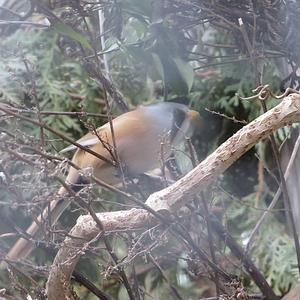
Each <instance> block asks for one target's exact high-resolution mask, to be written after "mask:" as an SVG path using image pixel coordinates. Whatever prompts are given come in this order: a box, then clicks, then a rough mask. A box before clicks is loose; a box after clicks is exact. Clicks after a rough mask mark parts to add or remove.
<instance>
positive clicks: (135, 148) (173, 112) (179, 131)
mask: <svg viewBox="0 0 300 300" xmlns="http://www.w3.org/2000/svg"><path fill="white" fill-rule="evenodd" d="M201 126H202V118H201V116H200V114H199V113H198V112H197V111H195V110H191V109H189V108H188V106H186V105H184V104H180V103H174V102H160V103H156V104H149V105H141V106H138V107H137V108H136V109H134V110H132V111H129V112H126V113H124V114H121V115H120V116H118V117H116V118H115V119H113V120H112V121H111V122H108V123H106V124H104V125H103V126H101V127H99V128H97V129H96V130H95V131H93V132H89V133H87V134H86V135H84V136H83V137H82V138H80V139H79V140H78V141H77V143H78V144H80V145H81V146H82V147H80V148H79V147H78V146H76V145H74V144H72V145H70V146H68V147H67V148H65V149H63V150H62V151H61V153H66V152H71V151H75V153H74V155H73V158H72V163H73V164H74V165H76V166H77V167H79V169H82V170H84V169H86V168H90V169H91V170H92V174H93V176H94V177H96V178H97V179H99V180H101V181H103V182H105V183H107V184H109V185H117V184H120V182H121V181H122V176H120V174H118V171H117V170H116V164H115V163H113V162H114V160H113V159H112V154H113V153H117V155H118V159H119V163H120V164H121V165H122V166H125V169H126V171H128V174H133V175H139V174H143V173H145V172H148V171H151V170H154V169H155V168H157V167H159V166H160V157H161V152H162V151H163V157H164V158H166V159H167V158H168V157H170V156H171V154H172V152H173V150H174V148H176V147H177V146H179V145H180V144H182V143H183V142H184V140H185V139H186V138H190V137H191V136H192V135H193V132H194V131H195V130H196V128H201ZM112 132H113V134H112ZM86 148H87V149H90V150H91V151H93V152H95V153H97V154H98V155H97V156H95V155H94V154H93V153H91V152H87V150H84V149H86ZM99 156H101V157H103V159H100V158H99ZM115 159H116V158H115ZM65 183H66V184H67V185H69V186H70V187H71V188H72V189H73V191H75V192H77V191H79V190H80V189H81V188H82V187H83V186H84V184H86V183H88V181H87V180H85V179H84V177H83V176H82V173H81V172H80V171H79V170H78V169H76V168H74V167H73V166H71V167H70V168H69V172H68V175H67V177H66V179H65ZM67 194H68V191H67V189H66V188H65V187H61V188H60V189H59V191H58V192H57V195H56V197H55V199H54V200H52V201H51V202H50V209H49V206H48V207H46V208H45V210H44V211H43V213H42V214H41V215H40V216H39V217H38V219H37V220H35V222H33V223H32V224H31V225H30V227H29V228H28V229H27V231H26V235H27V237H30V238H29V239H28V238H26V239H25V238H22V237H21V238H19V239H18V240H17V242H16V243H15V244H14V245H13V247H12V248H11V249H10V250H9V252H8V254H7V255H6V258H7V259H9V260H21V259H25V258H26V257H27V256H28V255H29V254H30V253H31V251H32V250H33V249H34V248H35V243H33V242H32V241H30V240H36V239H38V238H41V236H42V235H43V231H44V230H43V228H44V227H45V226H44V227H43V223H44V222H45V220H47V219H49V217H48V216H49V214H50V216H51V225H54V224H55V222H56V221H57V220H58V218H59V217H60V215H61V214H62V212H63V211H64V210H65V209H66V208H67V207H68V205H69V204H70V199H68V198H67V197H66V195H67ZM49 210H50V213H49Z"/></svg>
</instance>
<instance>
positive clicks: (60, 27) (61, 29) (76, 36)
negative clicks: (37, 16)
mask: <svg viewBox="0 0 300 300" xmlns="http://www.w3.org/2000/svg"><path fill="white" fill-rule="evenodd" d="M53 29H54V31H55V32H57V33H59V34H62V35H65V36H67V37H69V38H70V39H72V40H74V41H76V42H78V43H80V44H81V45H82V46H83V47H84V48H87V49H89V50H93V48H92V45H91V43H90V41H89V40H88V39H87V38H86V37H85V36H84V35H83V34H81V33H78V32H76V31H75V30H74V29H73V28H72V27H71V26H69V25H67V24H64V23H56V24H55V25H53Z"/></svg>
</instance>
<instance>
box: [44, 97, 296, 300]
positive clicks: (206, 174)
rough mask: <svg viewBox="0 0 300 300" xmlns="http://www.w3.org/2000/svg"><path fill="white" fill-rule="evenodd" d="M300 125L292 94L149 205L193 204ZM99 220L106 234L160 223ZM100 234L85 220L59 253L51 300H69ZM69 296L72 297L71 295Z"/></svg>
mask: <svg viewBox="0 0 300 300" xmlns="http://www.w3.org/2000/svg"><path fill="white" fill-rule="evenodd" d="M295 122H300V95H299V94H291V95H289V96H287V97H285V98H284V100H283V101H282V102H281V103H280V104H278V105H277V106H276V107H275V108H273V109H271V110H269V111H268V112H266V113H265V114H263V115H261V116H260V117H258V118H257V119H255V120H254V121H253V122H251V123H250V124H248V125H246V126H244V127H243V128H242V129H241V130H239V131H238V132H237V133H236V134H235V135H233V136H232V137H231V138H229V139H228V140H227V141H226V142H225V143H223V144H222V145H221V146H220V147H219V148H218V149H217V150H216V151H214V152H213V153H212V154H211V155H210V156H208V157H207V158H206V159H205V160H204V161H202V162H201V163H200V164H199V165H198V166H197V167H196V168H195V169H193V170H192V171H190V172H189V173H188V174H187V175H186V176H184V177H183V178H182V179H180V180H179V181H177V182H176V183H174V184H173V185H171V186H169V187H167V188H165V189H164V190H161V191H159V192H156V193H154V194H152V195H151V196H150V197H149V198H148V200H147V202H146V204H147V205H148V206H149V207H151V209H153V210H155V211H157V212H170V213H172V212H176V211H177V210H178V209H179V208H180V207H182V206H183V205H184V204H187V203H188V202H190V201H192V199H193V196H194V195H196V194H197V193H199V192H200V191H201V190H203V189H204V188H206V187H207V186H208V185H209V184H211V183H212V181H213V180H215V179H216V178H217V176H219V175H220V174H222V173H223V172H224V171H225V170H226V169H227V168H228V167H229V166H230V165H232V164H233V163H234V162H235V161H236V160H237V159H239V158H240V157H241V156H242V155H243V154H244V153H245V152H247V151H248V150H249V149H250V148H251V147H253V146H254V145H255V144H256V143H257V142H258V141H259V140H261V139H264V138H266V137H267V136H268V135H269V134H270V133H271V132H272V131H274V130H276V129H278V128H280V127H283V126H285V125H287V124H291V123H295ZM97 217H98V218H99V220H100V221H101V223H102V225H103V228H104V229H105V230H106V231H110V230H128V229H138V228H146V227H148V226H150V225H151V224H154V223H155V222H157V220H156V219H155V218H154V217H153V215H151V214H150V213H149V212H148V211H146V210H144V209H131V210H128V211H116V212H107V213H99V214H97ZM98 234H99V228H98V227H97V224H96V222H95V221H94V220H93V218H92V217H91V216H82V217H80V218H79V219H78V221H77V224H76V225H75V226H74V227H73V229H72V231H71V236H78V237H80V238H84V239H85V240H83V239H74V238H69V237H67V238H66V239H65V242H64V244H63V246H62V248H61V249H60V250H59V252H58V253H57V255H56V257H55V260H54V262H53V265H52V267H51V271H50V276H49V279H48V282H47V293H48V299H49V300H54V299H67V294H69V292H70V289H69V282H70V278H71V274H72V272H73V270H74V267H75V265H76V263H77V262H78V260H79V258H80V256H81V255H82V254H83V253H84V249H86V247H87V244H88V241H90V240H92V239H93V238H94V237H96V236H97V235H98ZM69 295H70V294H69Z"/></svg>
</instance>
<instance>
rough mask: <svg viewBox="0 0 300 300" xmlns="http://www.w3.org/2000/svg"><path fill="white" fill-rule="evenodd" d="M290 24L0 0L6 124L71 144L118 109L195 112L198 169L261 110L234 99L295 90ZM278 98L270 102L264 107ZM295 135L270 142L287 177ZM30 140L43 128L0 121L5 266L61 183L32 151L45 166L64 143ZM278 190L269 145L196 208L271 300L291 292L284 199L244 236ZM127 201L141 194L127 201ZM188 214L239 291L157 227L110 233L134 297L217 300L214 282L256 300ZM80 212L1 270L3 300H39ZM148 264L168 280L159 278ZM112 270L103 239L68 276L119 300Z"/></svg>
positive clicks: (273, 3)
mask: <svg viewBox="0 0 300 300" xmlns="http://www.w3.org/2000/svg"><path fill="white" fill-rule="evenodd" d="M299 13H300V4H299V3H298V2H297V1H292V0H286V1H281V0H263V1H256V0H250V1H246V0H245V1H244V0H238V1H237V0H216V1H206V0H186V1H179V0H178V1H177V0H170V1H168V0H164V1H158V0H153V1H150V0H118V1H116V0H103V1H92V0H91V1H75V0H74V1H72V0H64V1H55V0H52V1H50V0H49V1H44V0H43V1H34V0H32V1H23V0H19V1H14V0H9V1H7V0H6V1H5V0H0V37H1V40H0V97H1V98H0V101H1V103H2V104H3V105H6V107H8V106H9V107H10V109H12V111H14V112H15V113H17V114H21V115H23V116H26V117H28V118H32V119H35V120H39V121H40V122H44V123H46V124H47V125H48V126H50V127H51V128H53V129H55V130H57V131H59V132H62V133H64V134H65V135H66V136H68V137H71V138H73V139H77V138H79V137H80V136H82V135H83V134H85V133H86V132H87V131H88V130H89V129H91V128H95V127H98V126H100V125H102V124H104V123H106V122H107V115H112V116H116V115H119V114H121V113H122V112H124V111H125V110H126V108H128V109H134V108H135V107H137V106H138V105H143V104H149V103H155V102H161V101H167V100H171V101H175V102H180V103H184V104H186V105H188V106H190V107H191V108H193V109H195V110H197V111H199V112H200V114H201V116H202V117H203V120H204V122H203V126H202V129H201V130H200V131H197V132H196V134H195V136H194V137H193V140H192V142H193V145H194V148H195V151H196V153H197V157H198V159H199V161H201V160H203V159H204V158H205V157H206V156H207V155H208V154H210V153H211V152H213V151H214V150H215V149H216V148H217V147H218V146H219V145H220V144H221V143H222V142H224V141H226V140H227V139H228V138H229V137H230V136H232V135H233V134H234V133H235V132H236V131H238V130H239V129H240V128H242V127H243V126H245V124H247V123H249V122H251V121H252V120H253V119H255V118H256V117H258V116H259V115H261V114H262V113H263V107H262V104H261V103H260V102H259V101H258V100H243V99H241V98H240V97H249V96H252V95H253V92H252V90H253V89H255V88H257V87H258V86H260V85H266V84H268V85H269V86H270V89H271V90H272V92H273V93H274V94H277V95H279V94H282V93H283V92H284V91H285V90H286V88H288V87H291V88H294V89H296V90H298V89H299V87H300V77H299V76H300V74H299V63H300V54H299V53H300V52H299V47H300V36H299V26H300V18H299ZM103 77H105V79H106V81H105V80H103ZM114 93H115V94H114ZM116 93H117V94H118V95H122V98H123V101H124V102H122V101H121V102H119V103H118V102H117V101H115V100H116V98H117V97H113V96H112V95H116ZM279 101H280V100H277V99H274V98H272V97H270V98H269V99H267V101H266V106H267V109H269V108H271V107H273V106H275V105H276V104H278V103H279ZM108 104H109V106H108ZM38 111H40V112H42V114H39V113H38ZM70 112H71V113H74V114H69V113H70ZM75 112H81V114H75ZM298 134H299V130H298V126H297V125H292V126H288V127H284V128H281V129H279V130H278V131H276V132H274V141H275V144H276V147H277V149H278V150H279V158H280V161H281V167H282V168H283V171H284V170H285V169H286V167H287V165H288V161H289V158H290V156H291V153H292V151H293V149H294V144H295V141H296V140H297V138H298ZM39 136H40V127H39V126H36V125H34V124H30V123H29V122H25V121H22V120H20V119H18V118H16V117H13V116H9V115H7V114H4V113H1V114H0V153H1V156H0V175H1V176H0V206H1V209H0V255H1V256H2V257H4V256H5V254H6V253H7V250H8V249H9V247H10V246H11V245H12V244H13V242H14V241H15V240H16V239H17V237H18V236H19V235H20V233H22V232H23V231H24V230H25V229H26V228H27V226H28V225H29V224H30V222H31V220H32V219H33V216H38V214H39V213H40V212H41V210H42V208H43V206H44V203H45V202H44V201H45V199H49V198H51V196H52V195H54V194H55V192H56V191H57V189H58V188H59V186H60V185H59V183H58V182H57V181H55V180H54V177H55V176H59V177H61V178H64V174H65V171H66V164H64V162H63V161H62V162H57V161H53V160H51V159H46V158H45V157H44V156H43V155H40V154H38V153H37V152H36V151H35V152H34V151H33V150H32V149H40V150H41V151H42V152H43V153H48V154H52V155H54V154H58V153H59V151H60V150H61V149H63V148H64V147H66V146H67V145H68V144H67V143H66V142H64V141H62V140H61V139H59V138H58V137H57V136H56V135H54V134H52V133H51V132H47V131H45V136H46V140H45V141H44V146H43V148H42V149H41V148H40V140H39ZM188 157H189V155H184V154H180V153H178V155H177V162H178V165H179V166H180V168H181V170H182V172H183V173H185V172H187V171H188V170H189V169H191V162H190V159H188ZM298 164H299V160H298V157H297V156H296V158H295V160H294V161H293V164H292V170H291V171H290V176H289V179H288V181H287V186H288V191H289V196H290V201H291V205H292V209H293V213H294V218H295V222H296V225H297V226H296V227H297V232H298V233H299V232H300V230H299V227H300V224H299V220H300V219H299V217H298V216H299V204H298V190H299V178H298V168H297V166H298ZM279 184H280V177H279V171H278V166H277V165H276V162H275V159H274V155H273V152H272V147H271V143H270V141H269V140H265V141H262V142H259V143H257V144H256V146H255V147H254V148H253V149H251V150H250V151H248V152H247V153H246V154H245V155H244V156H243V157H242V158H240V159H239V160H238V161H237V162H236V163H234V165H233V166H232V167H230V169H229V170H227V171H226V172H225V173H224V174H222V175H221V176H219V178H218V180H217V181H216V182H215V183H214V184H213V185H211V186H209V187H208V188H207V189H206V190H205V191H204V192H203V193H202V194H201V198H202V199H204V201H205V202H206V203H207V206H208V209H209V210H210V211H211V212H213V213H214V214H215V215H216V216H217V217H218V219H219V220H220V221H221V222H222V223H223V225H224V227H225V228H226V229H227V231H228V232H229V233H230V234H231V235H232V236H233V237H234V238H235V239H236V241H237V242H238V243H239V244H240V245H242V246H243V247H245V249H246V250H247V252H246V254H245V255H249V257H251V259H252V260H253V261H254V262H255V264H256V265H257V266H258V267H259V269H260V271H261V272H262V274H263V275H264V277H265V278H266V279H267V281H268V283H269V284H270V285H271V287H272V288H273V291H274V292H275V293H276V294H277V295H278V296H282V295H284V294H286V293H287V292H288V291H289V290H290V289H291V288H292V287H293V286H294V285H295V284H296V283H297V282H298V281H299V272H298V268H297V259H296V252H295V247H294V241H293V235H292V233H291V229H290V228H291V226H290V223H291V220H290V219H289V216H288V214H287V213H286V207H285V205H284V202H283V199H282V197H279V199H278V202H277V205H276V206H275V207H274V208H273V209H272V211H271V213H269V214H268V216H267V217H266V218H265V219H264V221H263V223H262V225H261V227H260V229H259V230H258V231H256V232H255V233H254V234H253V229H254V227H255V225H256V224H257V222H258V220H259V219H260V217H261V216H262V214H263V213H264V211H265V210H266V209H267V207H268V205H269V204H270V203H271V201H272V200H273V199H274V195H275V193H276V191H277V189H278V187H279ZM141 188H142V189H143V191H144V195H149V194H150V193H151V192H153V191H155V190H157V188H156V187H154V186H151V187H149V186H145V185H143V184H142V183H141ZM130 192H132V193H133V194H134V195H135V196H136V197H140V195H139V193H138V192H137V191H136V190H134V189H133V190H132V191H130ZM83 197H84V198H85V199H86V201H93V208H94V210H95V211H96V212H102V211H112V210H120V209H128V208H130V207H132V206H134V205H132V203H126V200H124V199H122V198H121V197H120V196H119V195H116V194H114V193H111V192H108V191H105V190H104V189H102V188H101V187H97V186H94V185H93V186H91V187H89V189H88V190H85V191H84V195H83ZM200 202H201V201H200ZM194 205H195V210H194V212H193V211H192V212H191V214H189V216H188V217H187V216H185V215H184V214H183V215H182V216H180V222H181V223H182V226H184V228H185V229H186V230H187V231H188V232H189V234H190V236H191V238H192V239H193V240H194V241H195V243H196V244H197V245H198V247H200V248H201V249H204V250H205V251H207V253H211V252H210V251H211V249H210V247H209V245H210V244H211V242H212V244H213V248H214V252H215V253H214V254H215V255H214V256H216V261H217V264H218V265H219V266H220V267H221V268H222V269H224V270H226V272H228V273H229V274H231V275H232V276H234V278H236V282H234V283H232V282H231V283H230V282H225V281H224V280H223V279H222V278H221V279H220V278H219V279H218V282H219V283H218V284H216V278H215V274H214V272H213V270H211V269H210V268H209V267H208V266H207V264H206V262H205V261H203V260H201V259H200V258H199V257H197V255H196V254H195V251H194V250H193V249H191V248H189V247H187V246H186V245H184V243H182V242H180V240H177V239H176V238H174V236H172V234H170V232H168V230H167V229H165V228H161V227H159V226H157V227H155V228H152V229H149V230H148V231H144V232H143V231H141V232H117V233H110V234H108V237H109V240H110V242H111V244H112V247H113V249H114V251H115V253H116V255H117V257H118V259H119V263H120V265H121V266H122V267H123V268H124V270H125V272H126V274H127V276H128V278H129V280H130V282H131V284H132V286H133V287H134V290H135V292H136V299H179V296H178V295H177V296H176V293H175V296H174V290H172V289H171V288H170V287H171V286H174V288H175V289H176V291H178V293H179V294H180V295H181V296H182V299H200V298H204V297H215V296H216V285H217V286H218V288H217V290H218V291H217V294H225V295H227V296H228V297H230V296H234V295H236V293H237V291H242V293H244V294H243V295H244V297H248V296H249V295H250V296H249V297H250V299H252V298H253V297H254V296H253V295H254V294H255V295H256V296H257V297H258V299H260V298H261V299H262V296H260V291H259V290H258V288H257V287H256V286H255V284H254V283H253V280H252V278H251V277H250V276H249V275H248V274H247V273H246V272H245V270H244V269H243V266H242V262H241V261H240V260H238V259H237V258H236V257H235V256H234V255H233V254H232V253H231V252H230V250H229V249H228V248H227V247H226V246H225V245H224V243H223V242H221V241H220V239H219V238H218V237H217V236H216V235H215V234H211V233H210V232H209V231H208V230H207V223H206V220H205V218H203V217H201V216H200V215H199V214H197V209H201V203H200V204H199V203H198V204H197V203H194ZM83 213H86V212H84V211H83V210H82V209H80V208H78V207H77V206H75V205H74V206H72V207H71V209H69V210H68V211H67V212H65V213H64V215H63V217H62V218H61V220H60V222H59V224H57V225H56V226H55V230H54V231H56V233H55V234H53V233H52V234H49V235H48V236H47V237H45V239H44V243H42V247H40V248H39V249H37V250H35V251H34V252H33V253H32V255H30V257H29V258H28V259H26V261H24V262H21V263H19V264H17V266H16V270H11V271H10V272H8V271H7V270H6V269H3V270H1V271H0V287H1V288H3V289H6V292H5V293H4V292H3V291H2V293H3V297H4V298H3V299H10V298H7V297H8V296H9V295H10V296H13V297H15V298H13V299H40V298H41V299H44V298H42V296H41V295H42V292H41V291H42V290H43V288H44V284H45V281H46V279H47V274H48V270H49V265H50V264H51V261H52V260H53V257H54V255H55V253H56V251H57V248H58V247H59V244H60V242H62V241H63V239H64V237H65V234H66V233H67V232H68V231H69V229H70V228H71V227H72V226H73V225H74V224H75V222H76V219H77V217H78V216H79V215H80V214H83ZM138 240H139V243H140V244H139V247H138V248H139V249H137V247H136V245H137V244H136V243H137V241H138ZM149 257H152V258H153V259H154V260H155V261H156V262H157V264H158V265H159V266H160V267H161V269H162V270H164V276H163V275H162V272H161V270H159V269H158V268H157V265H156V264H154V263H153V261H152V260H151V259H149ZM111 264H112V261H111V257H110V256H109V255H108V253H107V251H105V248H104V245H103V242H101V241H99V243H98V244H96V245H95V248H94V249H92V250H91V251H87V253H86V254H85V255H84V257H83V258H82V259H81V261H80V262H79V264H78V266H77V270H78V272H81V274H83V275H84V276H86V277H87V278H88V279H89V280H90V281H91V282H93V283H94V284H95V285H97V286H98V287H99V288H100V289H101V290H103V291H104V292H105V293H107V294H108V295H110V297H111V299H128V295H127V293H126V289H125V288H124V286H123V285H122V283H121V281H120V278H119V275H118V274H117V272H112V271H111V268H110V266H111ZM166 278H168V280H166ZM75 279H76V278H75ZM74 288H75V291H76V292H77V293H78V295H79V296H80V297H82V299H98V298H97V296H95V295H94V294H93V293H92V292H91V291H90V290H89V289H87V288H86V287H84V286H83V285H82V284H80V283H78V282H77V281H76V280H75V281H74ZM172 291H173V292H172ZM5 295H6V296H5ZM29 295H30V297H32V298H28V297H29ZM251 295H252V296H251ZM5 297H6V298H5ZM39 297H40V298H39ZM251 297H252V298H251ZM259 297H260V298H259ZM213 299H215V298H213ZM224 299H227V298H224ZM228 299H229V298H228ZM239 299H249V298H239Z"/></svg>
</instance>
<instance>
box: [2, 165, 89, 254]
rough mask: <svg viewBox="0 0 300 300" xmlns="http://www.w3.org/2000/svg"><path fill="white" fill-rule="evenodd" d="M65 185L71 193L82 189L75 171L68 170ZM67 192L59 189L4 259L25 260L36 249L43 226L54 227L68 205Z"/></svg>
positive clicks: (43, 231)
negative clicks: (69, 187) (54, 197)
mask: <svg viewBox="0 0 300 300" xmlns="http://www.w3.org/2000/svg"><path fill="white" fill-rule="evenodd" d="M66 183H67V184H69V185H70V186H71V188H72V190H73V191H75V192H77V191H79V190H80V189H82V188H83V186H84V185H83V184H85V183H86V182H83V181H82V180H81V176H80V175H79V174H78V172H77V171H76V170H75V169H72V168H71V170H70V172H69V175H68V176H67V179H66ZM67 193H68V192H67V190H66V189H65V188H64V187H61V188H60V190H59V191H58V194H57V197H56V199H55V200H53V201H51V202H50V206H48V207H46V208H45V209H44V211H43V213H42V214H41V215H40V216H39V217H38V218H37V219H36V220H35V221H34V222H33V223H32V224H31V225H30V226H29V228H28V229H27V230H26V237H24V238H23V237H22V238H20V239H19V240H18V241H17V242H16V243H15V244H14V245H13V247H12V248H11V249H10V251H9V252H8V254H7V256H6V258H7V259H9V260H21V259H25V258H26V257H27V256H28V255H29V254H30V253H31V251H32V250H33V249H34V248H35V247H36V241H37V240H38V239H40V238H42V237H43V235H44V233H45V230H46V228H45V225H46V224H47V223H48V224H49V223H50V224H51V225H54V224H55V223H56V222H57V220H58V218H59V217H60V216H61V214H62V213H63V212H64V210H65V209H66V208H67V207H68V206H69V205H70V200H69V199H68V198H67V197H66V194H67Z"/></svg>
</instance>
